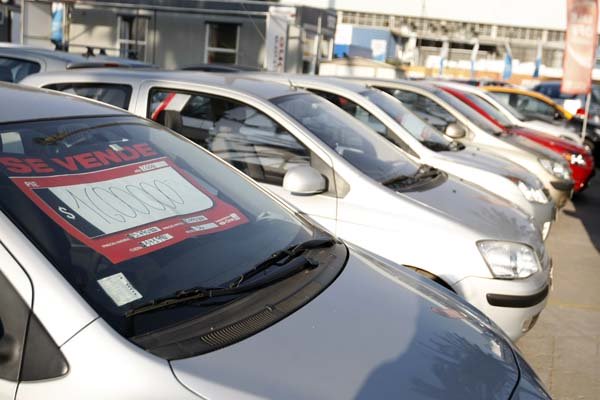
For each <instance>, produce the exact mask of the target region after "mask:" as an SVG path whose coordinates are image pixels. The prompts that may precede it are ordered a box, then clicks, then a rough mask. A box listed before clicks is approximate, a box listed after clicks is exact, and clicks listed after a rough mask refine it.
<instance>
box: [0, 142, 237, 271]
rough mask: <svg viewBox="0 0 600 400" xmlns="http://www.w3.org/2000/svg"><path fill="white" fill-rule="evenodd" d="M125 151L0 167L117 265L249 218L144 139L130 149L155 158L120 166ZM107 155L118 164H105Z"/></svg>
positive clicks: (3, 162)
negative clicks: (152, 147) (161, 154)
mask: <svg viewBox="0 0 600 400" xmlns="http://www.w3.org/2000/svg"><path fill="white" fill-rule="evenodd" d="M123 150H126V149H121V151H119V152H113V153H114V154H113V153H110V154H109V153H107V152H94V153H82V154H77V155H74V156H69V157H67V158H65V159H58V158H52V159H37V158H36V159H34V158H25V159H19V158H14V157H0V166H4V167H5V168H6V169H7V171H10V172H12V173H13V174H12V175H13V176H11V177H10V179H11V180H12V182H13V183H14V184H15V185H16V186H17V187H19V189H21V190H22V191H23V192H24V193H25V194H26V195H27V196H28V197H29V198H30V199H31V200H32V201H33V202H34V203H35V204H36V205H37V206H38V207H39V208H40V209H41V210H42V211H43V212H44V213H45V214H47V215H48V216H49V217H50V218H51V219H52V220H54V221H55V222H56V223H57V224H58V225H60V226H61V227H62V228H63V229H64V230H65V231H66V232H68V233H69V234H70V235H71V236H73V237H75V238H76V239H77V240H79V241H81V242H82V243H84V244H85V245H87V246H88V247H90V248H92V249H94V250H95V251H96V252H98V253H100V254H102V255H104V256H105V257H106V258H108V259H109V260H110V261H111V262H112V263H114V264H117V263H119V262H122V261H126V260H129V259H131V258H135V257H139V256H142V255H145V254H148V253H151V252H153V251H156V250H160V249H163V248H165V247H169V246H171V245H173V244H176V243H179V242H181V241H183V240H186V239H187V238H190V237H194V236H199V235H207V234H211V233H215V232H219V231H223V230H227V229H230V228H233V227H235V226H238V225H241V224H245V223H246V222H248V219H247V218H246V217H245V216H244V215H243V214H242V213H241V212H240V211H239V210H238V209H236V208H235V207H233V206H232V205H230V204H227V203H225V202H224V201H223V200H221V199H219V198H218V197H217V196H215V195H214V194H212V193H211V192H210V191H208V190H206V189H205V188H204V187H203V186H202V185H201V184H200V183H199V182H198V181H197V180H196V179H194V177H193V176H191V175H189V174H188V173H187V172H185V171H184V170H182V169H181V168H179V167H178V166H177V165H176V164H175V163H174V162H173V161H172V160H171V159H169V158H168V157H161V156H160V155H159V154H158V153H156V152H154V150H153V149H151V148H150V147H149V146H148V145H146V144H138V145H134V146H132V147H131V150H132V151H136V153H137V155H138V156H140V157H142V156H152V155H155V156H157V157H154V158H151V157H146V160H144V161H138V162H135V163H130V164H127V165H117V166H115V165H114V164H118V163H119V162H120V161H122V158H123V157H124V156H125V155H126V153H124V151H123ZM117 154H119V155H120V157H121V160H118V159H117V156H116V155H117ZM131 154H132V153H131V152H130V153H129V155H130V156H131ZM107 155H110V156H111V157H113V161H114V162H113V163H111V164H113V165H110V166H109V165H108V164H105V165H103V164H104V163H103V161H107V163H108V160H107V159H103V158H102V156H107ZM97 167H100V168H97ZM86 170H87V171H86ZM90 170H91V171H90ZM71 171H72V172H71ZM88 171H89V172H88ZM15 174H26V175H28V176H23V175H21V176H14V175H15Z"/></svg>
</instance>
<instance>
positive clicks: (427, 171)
mask: <svg viewBox="0 0 600 400" xmlns="http://www.w3.org/2000/svg"><path fill="white" fill-rule="evenodd" d="M439 174H440V170H439V169H436V168H434V167H432V166H429V165H426V164H423V165H421V166H420V167H419V169H418V170H417V173H416V174H415V179H417V180H423V179H429V178H435V177H437V176H438V175H439Z"/></svg>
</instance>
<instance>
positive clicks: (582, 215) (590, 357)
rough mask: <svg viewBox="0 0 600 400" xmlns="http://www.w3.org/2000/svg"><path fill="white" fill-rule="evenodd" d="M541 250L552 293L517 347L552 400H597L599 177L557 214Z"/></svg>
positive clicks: (599, 367)
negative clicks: (548, 260)
mask: <svg viewBox="0 0 600 400" xmlns="http://www.w3.org/2000/svg"><path fill="white" fill-rule="evenodd" d="M546 246H547V248H548V251H550V254H551V255H552V258H553V260H554V281H553V282H554V283H553V288H552V291H551V293H550V298H549V301H548V305H547V307H546V309H545V310H544V312H543V313H542V314H541V316H540V318H539V320H538V322H537V325H536V326H535V327H534V328H533V329H532V330H531V331H530V332H529V333H528V334H527V335H525V336H524V337H523V338H522V339H520V340H519V342H518V343H517V345H518V347H519V348H520V349H521V350H522V351H523V353H524V354H525V357H526V359H527V360H528V361H529V362H530V363H531V365H532V366H533V368H534V369H535V370H536V372H537V373H538V375H539V376H540V378H541V379H542V380H543V381H544V383H545V384H546V387H547V388H548V389H549V390H550V393H551V394H552V396H553V398H554V399H559V400H571V399H577V400H580V399H585V400H600V174H599V175H597V176H596V177H595V178H594V179H593V181H592V185H591V187H590V188H588V190H586V191H584V192H583V193H582V194H579V195H575V197H574V198H573V199H572V201H570V202H569V203H568V204H567V205H566V206H565V208H564V209H563V210H562V211H561V212H560V213H559V215H558V220H557V221H556V223H555V224H554V226H553V228H552V231H551V233H550V237H549V238H548V240H547V242H546Z"/></svg>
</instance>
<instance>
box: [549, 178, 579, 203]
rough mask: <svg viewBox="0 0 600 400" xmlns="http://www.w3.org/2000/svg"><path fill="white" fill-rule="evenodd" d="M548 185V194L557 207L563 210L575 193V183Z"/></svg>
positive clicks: (553, 182)
mask: <svg viewBox="0 0 600 400" xmlns="http://www.w3.org/2000/svg"><path fill="white" fill-rule="evenodd" d="M549 183H550V184H549V185H547V187H546V188H547V189H548V193H549V195H550V197H551V198H552V200H553V201H554V203H555V204H556V207H558V208H562V207H564V206H565V204H566V203H567V200H569V199H570V198H571V194H572V193H573V185H574V182H573V181H551V182H549Z"/></svg>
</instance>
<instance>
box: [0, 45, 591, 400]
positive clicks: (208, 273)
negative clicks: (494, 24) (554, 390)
mask: <svg viewBox="0 0 600 400" xmlns="http://www.w3.org/2000/svg"><path fill="white" fill-rule="evenodd" d="M29 51H31V49H29ZM0 54H1V53H0ZM12 57H13V58H14V57H16V55H13V56H12ZM0 60H1V55H0ZM88 67H89V68H88ZM95 67H96V65H89V66H86V67H79V68H70V69H67V68H64V69H63V70H57V71H55V72H43V73H36V74H31V75H29V76H27V77H24V78H23V79H20V80H19V82H20V83H19V84H14V83H13V84H0V96H1V98H3V99H10V101H4V103H5V104H4V106H3V107H1V108H0V187H1V189H2V193H3V195H2V196H0V211H1V212H0V244H1V246H0V297H2V298H3V303H2V304H10V305H11V307H9V308H3V309H1V310H0V328H1V329H0V354H2V356H1V357H0V398H11V399H12V398H16V399H34V398H39V397H43V396H46V397H47V395H48V393H52V395H53V397H59V396H65V397H66V396H69V395H72V394H73V393H78V394H79V393H82V394H83V393H85V397H86V398H91V399H94V398H98V399H104V398H109V397H116V395H115V393H117V394H118V397H128V398H145V399H153V398H156V399H164V398H197V397H198V396H199V397H201V398H239V399H244V398H248V399H254V398H289V399H304V398H311V399H312V398H327V399H329V398H365V399H367V398H368V399H371V398H394V397H400V398H411V399H421V398H422V399H425V398H482V399H489V398H497V399H522V398H528V399H547V398H550V396H549V394H548V393H547V392H546V390H545V389H544V388H543V385H542V384H541V383H540V381H539V379H538V378H537V377H536V375H535V373H534V372H533V371H532V370H531V368H530V367H529V366H528V365H527V363H526V361H525V360H524V359H523V357H522V356H521V355H520V353H519V351H518V350H517V349H516V347H515V346H514V344H513V342H514V341H516V340H518V338H519V337H521V336H522V335H524V334H525V333H527V332H528V331H529V330H530V329H531V328H532V327H533V326H534V325H535V323H536V321H537V319H538V317H539V315H540V313H541V312H542V311H543V309H544V307H545V305H546V302H547V297H548V294H549V291H550V289H551V285H552V259H551V256H550V254H548V252H547V251H546V248H545V245H544V240H545V239H546V238H547V237H548V236H549V234H550V232H551V226H552V224H553V221H554V219H555V218H556V212H557V209H559V208H560V207H562V206H563V205H564V204H565V202H566V201H567V199H568V198H569V197H570V196H571V194H572V192H573V190H583V189H585V186H586V185H587V183H588V181H589V179H590V177H591V175H592V173H593V169H594V160H593V158H592V157H591V156H590V155H589V153H587V151H586V150H585V149H584V148H583V147H581V146H578V145H577V144H576V143H575V142H574V141H569V142H563V141H560V139H559V138H558V137H556V136H552V137H553V138H554V139H553V140H554V142H552V144H550V142H551V141H550V139H548V137H546V136H547V135H548V134H550V135H552V134H553V133H552V132H544V133H539V132H534V131H533V129H531V128H530V127H529V128H527V127H518V128H517V127H516V124H514V126H513V123H509V122H510V120H509V122H507V120H506V119H508V117H506V116H505V114H504V113H511V112H512V110H509V111H507V110H505V109H504V108H503V107H506V108H508V107H509V106H508V105H507V106H504V105H503V104H502V103H501V102H498V103H494V102H492V101H491V100H490V99H489V98H488V96H491V95H490V94H488V93H489V92H487V91H486V90H487V89H488V88H483V89H480V88H477V87H473V86H467V85H462V84H455V83H449V82H438V81H419V82H411V81H391V80H380V79H364V78H362V79H358V78H355V79H340V78H325V77H314V76H297V75H286V74H274V73H266V72H260V71H247V70H245V71H238V72H235V71H228V72H199V71H196V70H194V71H164V70H159V69H156V68H130V67H128V68H119V67H116V66H114V67H112V68H106V66H104V67H103V68H95ZM195 69H198V68H195ZM13 80H14V79H13ZM490 90H491V89H490ZM82 97H85V98H87V99H83V98H82ZM89 99H92V100H93V101H91V100H89ZM493 99H494V98H492V100H493ZM102 103H106V104H102ZM521 131H527V133H523V132H521ZM555 133H556V132H555ZM544 134H546V136H544ZM527 135H530V136H527ZM536 135H539V136H540V137H543V138H544V139H545V140H546V141H544V140H541V139H538V138H537V136H536ZM555 142H556V143H555ZM582 152H583V153H582ZM581 159H583V161H584V162H585V165H583V164H581V163H580V162H579V160H581ZM573 160H575V161H573ZM580 184H581V185H580ZM57 310H60V313H57V312H56V311H57ZM34 346H35V347H34ZM99 368H102V370H103V380H102V381H99V380H98V379H97V371H98V369H99ZM106 382H111V384H110V385H107V384H106ZM149 382H153V383H154V384H152V385H149Z"/></svg>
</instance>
